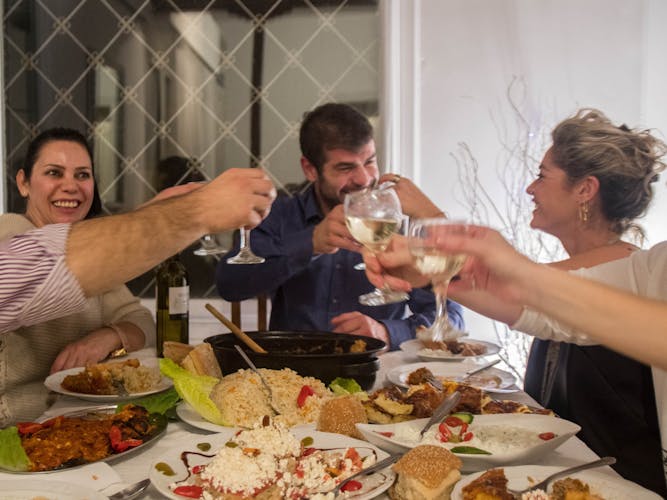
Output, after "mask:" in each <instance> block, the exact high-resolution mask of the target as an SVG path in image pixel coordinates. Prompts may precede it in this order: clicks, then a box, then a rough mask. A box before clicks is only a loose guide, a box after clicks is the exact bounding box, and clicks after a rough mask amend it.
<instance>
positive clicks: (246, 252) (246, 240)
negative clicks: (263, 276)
mask: <svg viewBox="0 0 667 500" xmlns="http://www.w3.org/2000/svg"><path fill="white" fill-rule="evenodd" d="M239 238H240V241H239V244H240V248H239V253H237V254H236V255H235V256H234V257H230V258H229V259H227V264H261V263H262V262H264V261H265V260H266V259H265V258H264V257H259V256H257V255H255V254H254V253H253V252H252V250H251V248H250V229H246V228H244V227H242V228H241V230H240V231H239Z"/></svg>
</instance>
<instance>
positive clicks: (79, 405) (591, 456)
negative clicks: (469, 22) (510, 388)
mask: <svg viewBox="0 0 667 500" xmlns="http://www.w3.org/2000/svg"><path fill="white" fill-rule="evenodd" d="M131 356H132V357H136V358H138V359H140V360H142V359H150V358H155V348H145V349H142V350H140V351H137V352H134V353H132V354H131ZM490 359H493V358H487V359H486V361H489V360H490ZM379 360H380V368H379V370H378V372H377V377H376V380H375V385H374V387H373V389H377V388H380V387H383V386H385V385H386V384H387V374H388V373H390V371H391V370H393V369H395V368H397V367H401V366H403V365H405V364H407V363H416V362H418V361H419V359H418V358H417V357H416V356H415V355H414V354H413V353H409V352H404V351H400V350H399V351H392V352H387V353H384V354H382V355H380V356H379ZM443 362H451V361H443ZM502 399H509V400H513V401H517V402H521V403H525V404H528V405H533V406H539V405H538V404H537V403H536V402H535V401H534V400H533V399H532V398H531V397H530V396H529V395H528V394H526V393H525V392H523V391H522V390H517V392H514V393H508V394H503V395H502ZM97 404H98V403H93V402H89V401H84V400H82V399H78V398H74V397H72V396H66V395H62V394H59V395H58V396H57V398H56V401H55V403H54V404H53V406H51V407H50V408H49V410H48V411H47V412H46V413H45V414H44V415H43V417H42V418H50V417H53V416H57V415H61V414H64V413H68V412H71V411H75V410H79V409H83V408H86V407H92V406H96V405H97ZM209 434H211V432H209V431H205V430H202V429H200V428H197V427H193V426H192V425H190V424H188V423H186V422H183V421H180V420H175V421H170V422H169V424H168V426H167V429H166V431H165V432H164V434H163V435H162V436H161V437H160V438H159V439H156V440H154V442H153V443H152V444H150V445H147V446H146V447H145V448H144V449H142V450H137V451H138V452H137V453H134V454H130V455H128V456H127V457H126V458H122V457H119V458H118V459H117V460H114V461H112V462H105V463H102V464H99V463H98V464H90V465H87V466H83V467H80V468H78V469H73V470H70V471H65V472H53V473H47V474H39V475H35V476H33V477H36V478H37V479H40V478H41V479H46V478H50V479H52V480H60V481H77V482H78V481H81V483H82V484H83V483H86V484H88V485H90V484H91V482H92V484H94V485H96V486H97V487H96V488H95V489H97V490H98V491H100V492H101V493H102V494H104V495H110V494H112V493H114V492H116V491H118V490H120V489H122V488H123V487H125V486H128V485H131V484H133V483H135V482H137V481H140V480H142V479H145V478H148V477H149V472H150V470H151V468H152V467H153V466H154V464H156V463H157V462H159V461H160V460H161V458H162V457H164V456H165V454H167V452H168V451H169V450H170V449H173V448H174V447H176V446H178V445H180V444H183V443H187V442H190V443H192V442H195V441H196V440H198V439H200V438H201V437H202V436H206V435H209ZM596 458H598V456H597V455H596V454H595V453H594V452H593V451H592V450H591V449H590V448H588V446H586V445H585V444H584V443H583V442H582V441H581V440H580V439H578V438H577V437H576V436H574V437H572V438H571V439H569V440H567V441H566V442H565V443H563V444H562V445H561V446H559V447H558V448H557V449H556V450H554V451H553V452H551V453H550V454H548V455H547V456H544V457H543V459H541V460H540V465H552V466H560V467H568V466H572V465H577V464H580V463H583V462H587V461H592V460H595V459H596ZM91 466H95V467H91ZM599 470H600V471H602V472H603V473H604V474H609V475H610V476H612V477H615V478H618V477H619V476H618V474H617V473H616V472H615V471H614V470H613V469H611V468H610V467H603V468H601V469H599ZM7 475H8V474H3V476H7ZM97 480H99V484H96V483H95V481H97ZM136 498H139V499H156V500H157V499H164V498H165V497H164V496H163V495H162V494H161V493H160V492H159V491H158V490H157V489H156V488H155V486H154V485H153V484H151V485H149V486H148V488H147V489H146V490H144V492H143V493H142V494H141V495H139V496H137V497H136ZM378 498H381V499H383V498H384V499H386V498H388V497H387V496H386V495H382V496H380V497H378Z"/></svg>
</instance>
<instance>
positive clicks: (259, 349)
mask: <svg viewBox="0 0 667 500" xmlns="http://www.w3.org/2000/svg"><path fill="white" fill-rule="evenodd" d="M204 307H205V308H206V309H208V312H210V313H211V314H212V315H213V316H215V317H216V318H217V319H218V321H220V323H222V324H223V325H225V326H226V327H227V328H229V329H230V330H231V332H232V333H233V334H234V335H236V337H237V338H238V339H239V340H241V342H243V343H244V344H245V345H247V346H248V347H250V349H252V351H253V352H259V353H261V354H266V349H264V348H263V347H262V346H261V345H259V344H258V343H257V342H255V341H254V340H253V339H251V338H250V337H249V336H248V334H247V333H246V332H244V331H243V330H241V329H240V328H239V327H238V326H236V325H235V324H234V323H232V322H231V321H229V319H228V318H227V317H226V316H225V315H224V314H222V313H221V312H220V311H218V310H217V309H216V308H215V307H213V306H212V305H211V304H206V305H205V306H204Z"/></svg>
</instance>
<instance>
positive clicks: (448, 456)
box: [389, 445, 461, 500]
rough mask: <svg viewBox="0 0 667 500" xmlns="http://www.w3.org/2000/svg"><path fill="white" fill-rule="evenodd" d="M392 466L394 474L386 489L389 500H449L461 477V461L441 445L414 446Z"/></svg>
mask: <svg viewBox="0 0 667 500" xmlns="http://www.w3.org/2000/svg"><path fill="white" fill-rule="evenodd" d="M392 468H393V470H394V472H396V474H397V475H398V478H397V479H396V482H395V483H394V485H393V486H392V487H391V488H390V489H389V497H390V498H392V499H393V500H449V498H450V495H451V493H452V489H453V488H454V485H455V484H456V482H457V481H458V480H459V479H461V472H460V469H461V460H460V459H459V458H458V457H457V456H456V455H454V454H453V453H452V452H451V451H449V450H447V449H446V448H443V447H441V446H433V445H421V446H417V447H415V448H413V449H412V450H410V451H408V452H407V453H406V454H405V455H403V457H401V459H400V460H399V461H398V462H396V463H395V464H394V465H393V467H392Z"/></svg>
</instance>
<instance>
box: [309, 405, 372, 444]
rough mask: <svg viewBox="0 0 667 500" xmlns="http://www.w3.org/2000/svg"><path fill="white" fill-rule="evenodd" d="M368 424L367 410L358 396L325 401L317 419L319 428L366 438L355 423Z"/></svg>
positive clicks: (324, 430) (319, 429)
mask: <svg viewBox="0 0 667 500" xmlns="http://www.w3.org/2000/svg"><path fill="white" fill-rule="evenodd" d="M358 423H359V424H367V423H368V418H366V410H364V405H363V404H361V401H359V399H358V398H356V397H354V396H341V397H338V398H333V399H330V400H329V401H327V402H326V403H324V405H323V406H322V410H321V411H320V417H319V419H318V420H317V430H318V431H322V432H333V433H336V434H345V435H346V436H350V437H353V438H357V439H364V436H363V435H362V434H361V432H359V430H358V429H357V427H356V425H354V424H358Z"/></svg>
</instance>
